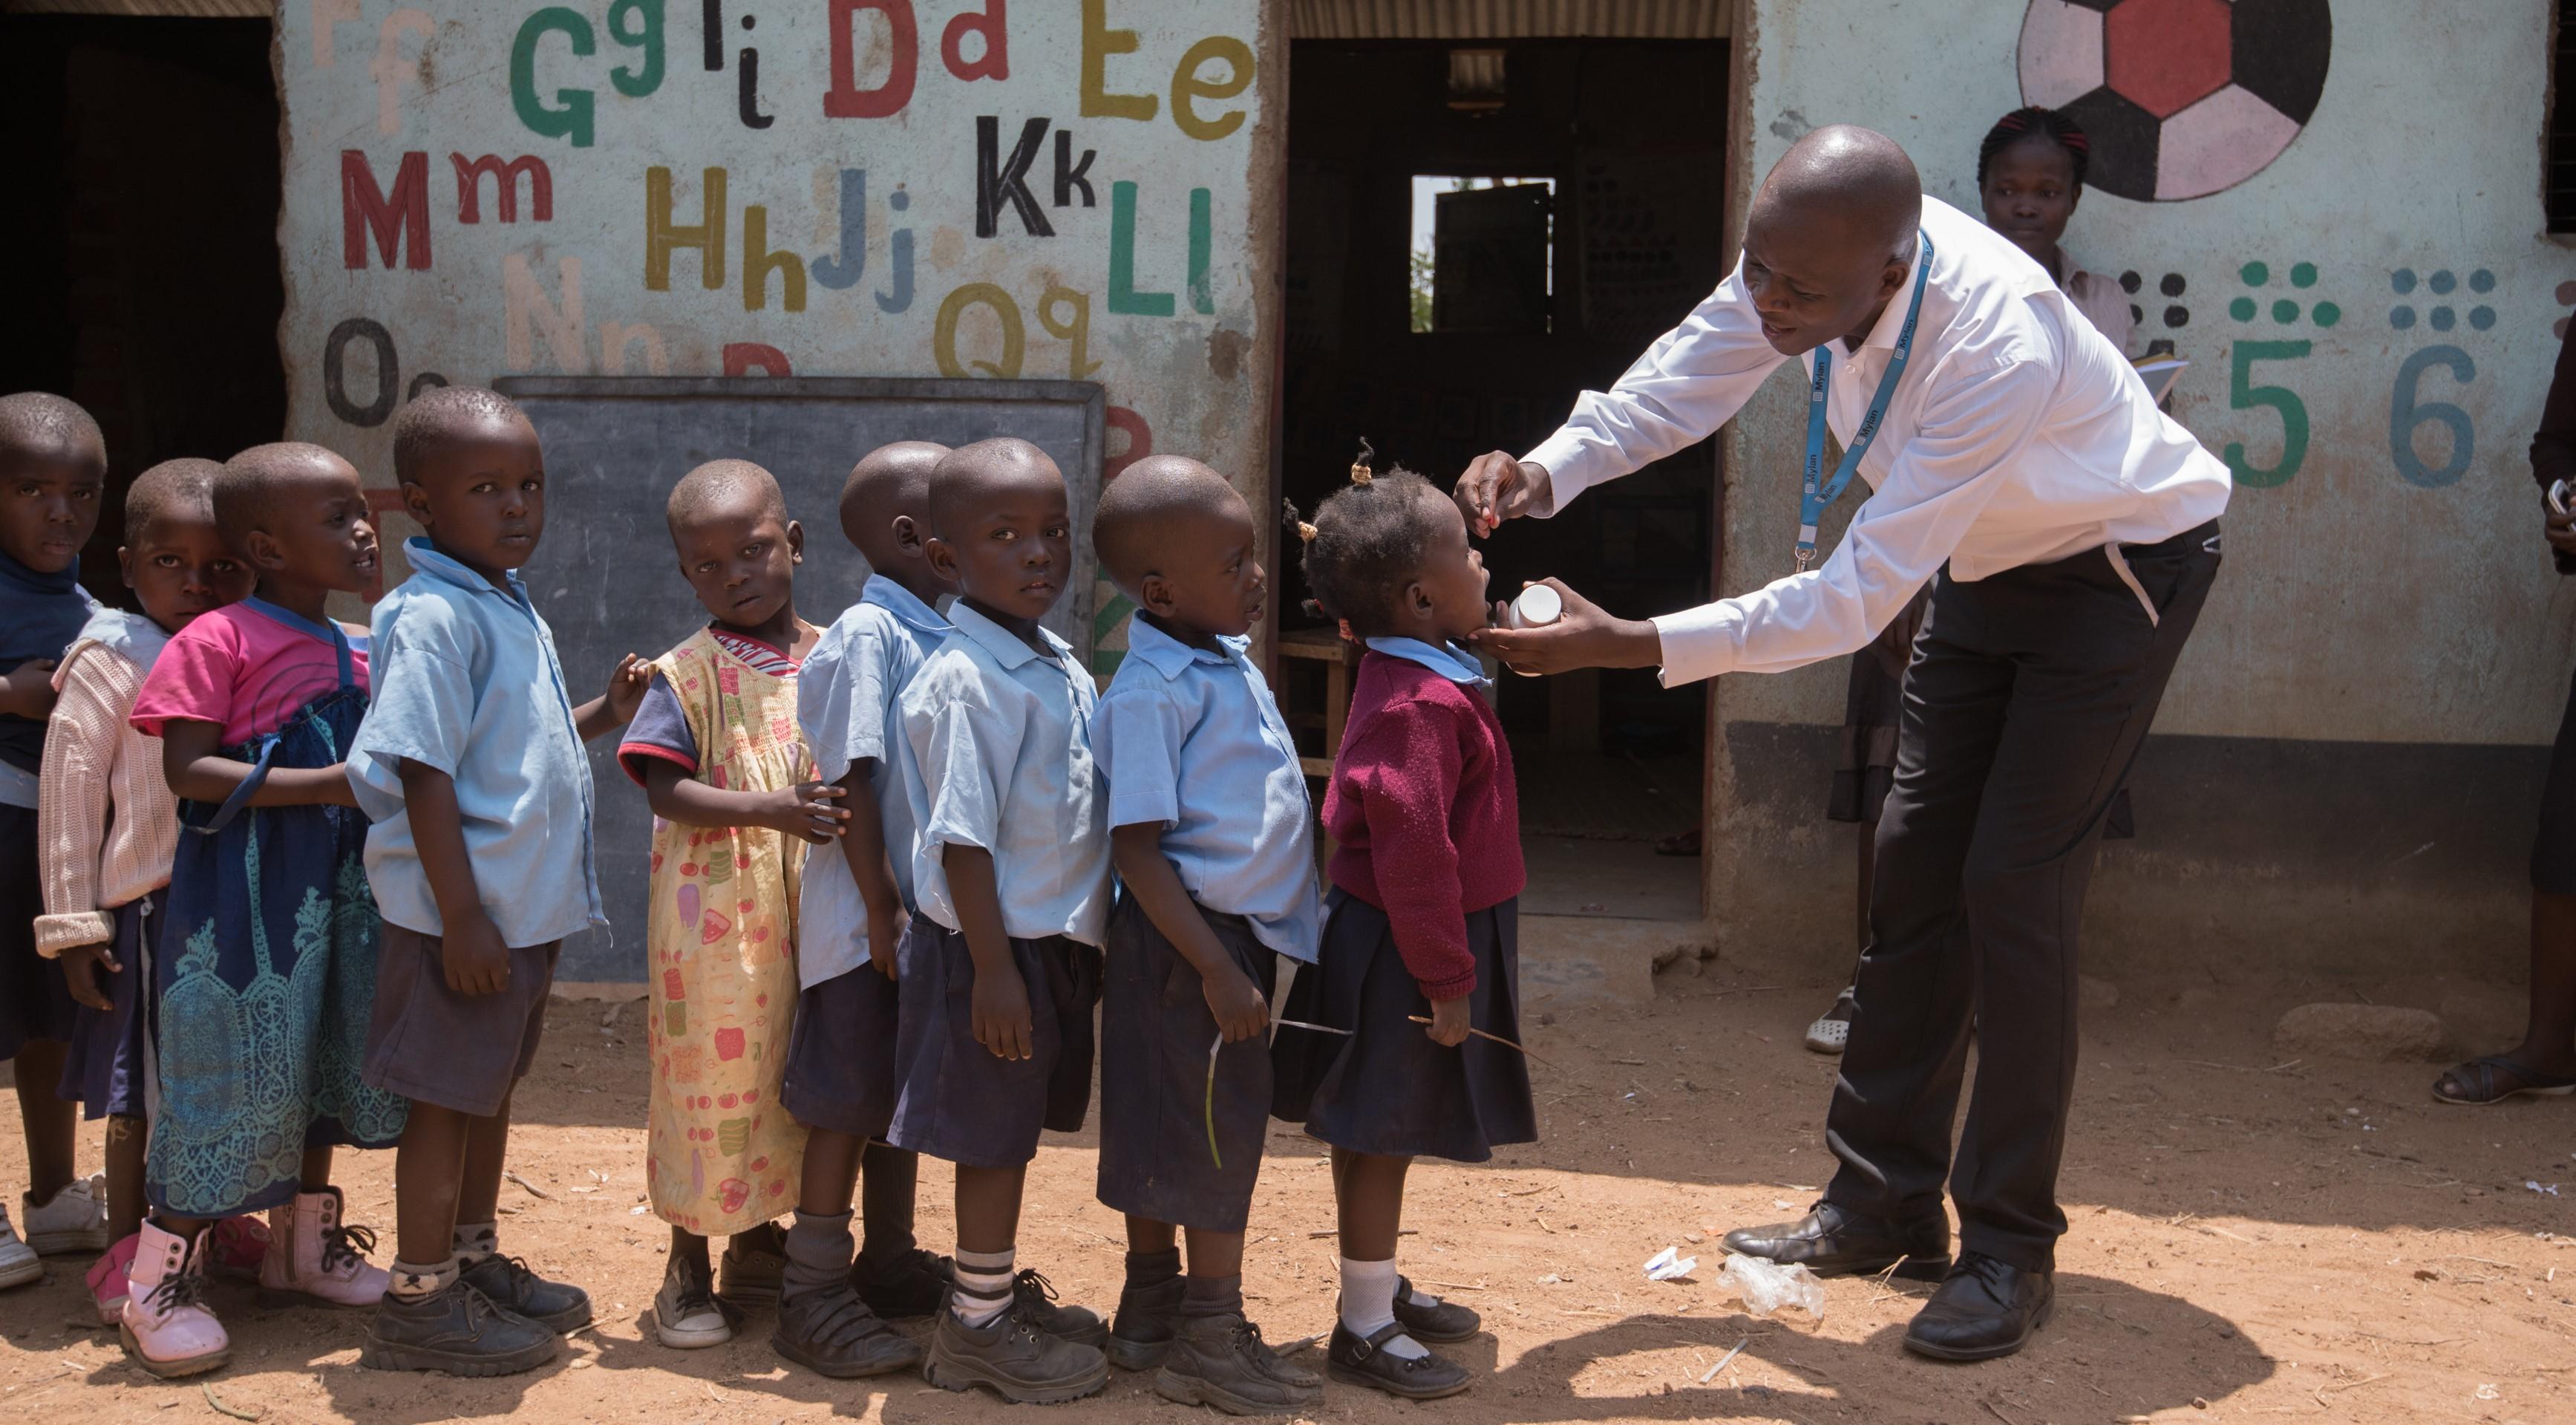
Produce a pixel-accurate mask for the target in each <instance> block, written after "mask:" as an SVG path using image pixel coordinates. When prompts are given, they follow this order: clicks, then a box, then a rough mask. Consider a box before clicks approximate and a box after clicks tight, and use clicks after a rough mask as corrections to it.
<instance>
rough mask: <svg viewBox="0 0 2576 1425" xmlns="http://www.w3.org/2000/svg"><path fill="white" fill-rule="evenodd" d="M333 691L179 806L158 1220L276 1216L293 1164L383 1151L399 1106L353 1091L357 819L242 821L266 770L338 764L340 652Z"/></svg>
mask: <svg viewBox="0 0 2576 1425" xmlns="http://www.w3.org/2000/svg"><path fill="white" fill-rule="evenodd" d="M259 612H261V613H263V614H265V615H267V616H268V617H271V618H274V619H277V620H278V621H280V622H282V623H285V624H288V625H289V626H290V627H294V628H298V629H301V630H303V631H305V632H307V633H309V634H311V635H312V636H313V637H315V638H322V639H328V640H329V641H330V642H331V643H332V644H333V646H334V647H335V648H336V649H337V651H338V653H339V664H340V679H339V683H340V685H339V687H338V688H336V689H333V690H331V691H329V692H325V693H323V694H321V695H320V696H318V697H316V698H314V699H313V700H312V701H310V702H308V703H306V704H305V705H304V706H302V707H300V708H298V709H296V711H295V712H294V713H292V714H290V715H289V716H288V717H287V719H286V721H285V723H284V724H282V725H281V726H280V727H279V728H278V729H277V730H276V731H274V732H269V733H264V734H262V735H260V736H258V737H254V738H252V739H250V740H249V741H247V742H245V743H242V744H240V745H239V746H235V747H228V748H225V749H224V752H223V755H224V756H226V757H231V758H236V759H238V760H240V761H243V762H248V763H250V764H252V766H253V767H254V768H255V769H256V770H255V771H254V772H253V773H252V775H251V777H250V779H249V780H247V781H245V782H244V783H243V785H242V787H241V789H240V790H238V791H236V792H235V793H234V794H233V796H232V798H231V799H230V800H228V801H226V802H225V803H224V804H223V805H222V806H220V807H213V806H208V805H206V804H205V803H202V802H190V801H182V802H181V803H180V804H179V820H180V824H181V825H182V826H183V827H185V828H186V829H187V832H188V834H186V835H183V836H181V837H180V838H179V851H178V859H177V861H176V863H175V864H174V866H173V867H172V870H171V874H170V910H169V919H168V921H167V922H165V927H166V928H165V929H164V930H163V932H162V933H163V936H164V939H163V942H162V954H161V956H160V958H159V959H158V961H157V962H156V964H155V972H156V973H155V981H156V986H157V989H158V991H159V1000H160V1008H159V1019H160V1037H159V1056H160V1057H159V1078H160V1084H161V1108H160V1116H159V1117H158V1118H156V1119H155V1120H154V1122H153V1125H152V1141H151V1146H150V1148H149V1150H148V1153H147V1157H146V1162H145V1179H146V1183H145V1186H146V1190H147V1195H148V1196H149V1197H150V1198H151V1200H152V1205H153V1206H154V1207H156V1208H158V1209H160V1210H161V1211H163V1212H168V1213H173V1214H176V1215H179V1216H182V1217H226V1216H230V1215H232V1214H234V1213H241V1212H253V1211H257V1210H260V1209H262V1208H268V1207H275V1206H277V1205H279V1204H281V1203H285V1202H289V1201H291V1200H293V1198H294V1197H295V1194H296V1192H297V1191H298V1189H299V1186H300V1180H301V1170H302V1163H303V1157H304V1151H305V1149H307V1148H319V1147H329V1146H341V1145H348V1146H355V1147H360V1148H386V1147H391V1146H393V1144H394V1142H395V1140H397V1139H399V1138H400V1137H401V1136H402V1129H403V1121H404V1118H405V1116H406V1114H407V1113H408V1111H409V1105H408V1104H407V1103H406V1102H405V1101H404V1100H403V1099H402V1098H401V1097H399V1096H398V1095H394V1094H389V1093H386V1092H384V1091H383V1090H381V1089H372V1088H369V1087H367V1086H366V1085H365V1084H364V1083H361V1082H360V1081H359V1078H358V1067H359V1065H360V1063H361V1062H362V1061H363V1060H364V1058H365V1056H366V1037H367V1020H368V1015H369V1012H370V1010H372V1008H373V1007H374V1004H375V996H376V938H377V931H378V928H379V922H378V921H377V919H376V903H375V900H374V898H373V897H372V896H371V895H370V894H369V893H368V890H367V874H366V868H365V865H364V862H363V859H362V858H363V857H364V855H365V852H366V845H367V820H366V818H365V817H364V816H362V815H360V814H359V813H358V812H357V811H356V810H354V809H352V808H349V807H339V806H293V807H251V806H245V805H243V803H244V802H246V801H247V800H248V799H249V797H250V795H251V793H252V791H253V790H255V789H256V788H257V787H258V785H259V784H260V782H261V781H263V780H264V779H265V778H266V776H267V774H268V772H269V770H270V769H272V768H277V767H329V766H333V765H335V764H337V763H338V762H340V761H341V760H342V758H343V756H344V755H345V752H346V749H347V748H348V746H349V744H350V743H351V741H352V740H353V739H355V737H356V736H357V731H358V723H359V722H360V720H361V719H363V718H364V717H365V716H366V711H367V692H366V689H365V688H363V687H361V686H359V685H358V681H357V677H356V673H355V668H354V665H353V663H352V660H351V657H350V650H349V641H348V637H347V635H346V634H343V633H342V632H341V631H340V630H339V629H338V628H337V627H336V626H332V625H326V624H315V623H311V622H310V621H308V620H305V619H302V618H298V617H297V616H296V615H294V614H291V613H288V612H286V611H285V610H283V609H280V608H277V607H276V606H274V605H269V604H265V603H264V602H263V603H262V605H261V607H260V608H259Z"/></svg>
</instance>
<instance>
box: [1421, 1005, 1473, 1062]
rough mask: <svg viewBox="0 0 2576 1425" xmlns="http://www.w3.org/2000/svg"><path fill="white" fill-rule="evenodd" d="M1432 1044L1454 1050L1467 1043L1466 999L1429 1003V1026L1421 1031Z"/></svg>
mask: <svg viewBox="0 0 2576 1425" xmlns="http://www.w3.org/2000/svg"><path fill="white" fill-rule="evenodd" d="M1422 1032H1423V1033H1425V1034H1428V1035H1430V1036H1431V1042H1432V1043H1434V1044H1441V1045H1446V1046H1447V1047H1449V1048H1452V1049H1455V1048H1457V1047H1458V1046H1459V1045H1461V1044H1464V1043H1466V1042H1467V997H1466V996H1465V995H1460V996H1458V997H1457V998H1456V999H1436V1000H1433V1001H1432V1002H1431V1026H1430V1027H1429V1028H1427V1029H1425V1030H1423V1031H1422Z"/></svg>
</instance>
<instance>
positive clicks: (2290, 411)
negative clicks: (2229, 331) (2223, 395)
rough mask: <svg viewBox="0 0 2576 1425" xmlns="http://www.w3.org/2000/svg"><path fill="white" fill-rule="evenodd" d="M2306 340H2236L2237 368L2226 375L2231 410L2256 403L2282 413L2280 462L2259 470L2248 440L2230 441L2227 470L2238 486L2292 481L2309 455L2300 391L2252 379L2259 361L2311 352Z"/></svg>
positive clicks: (2293, 357) (2291, 358)
mask: <svg viewBox="0 0 2576 1425" xmlns="http://www.w3.org/2000/svg"><path fill="white" fill-rule="evenodd" d="M2308 347H2309V343H2307V342H2304V341H2240V342H2238V343H2236V356H2235V369H2234V370H2233V371H2232V372H2230V373H2229V375H2228V378H2227V404H2228V408H2229V409H2231V410H2238V411H2245V410H2251V409H2253V408H2254V407H2256V406H2270V407H2271V408H2273V409H2274V410H2276V411H2279V412H2280V413H2281V463H2279V464H2278V465H2275V466H2273V467H2272V468H2271V469H2269V470H2258V469H2256V468H2255V467H2254V466H2252V465H2249V464H2247V463H2246V460H2245V442H2243V441H2241V440H2231V441H2229V442H2228V443H2227V449H2226V451H2225V455H2226V458H2227V472H2228V473H2229V474H2230V475H2233V476H2234V477H2236V483H2237V484H2239V485H2246V486H2251V487H2252V488H2254V489H2257V490H2267V489H2270V488H2271V487H2273V486H2275V485H2286V484H2288V483H2290V477H2291V476H2293V475H2296V474H2298V473H2299V463H2300V462H2301V461H2303V460H2306V459H2307V458H2308V407H2307V403H2306V402H2303V401H2301V400H2300V399H2299V397H2298V393H2296V392H2294V391H2292V390H2290V389H2289V388H2287V387H2285V386H2257V385H2254V384H2253V382H2252V381H2251V379H2250V378H2251V377H2252V376H2253V374H2254V363H2255V362H2257V361H2295V360H2297V359H2299V358H2300V357H2303V356H2306V355H2307V354H2308Z"/></svg>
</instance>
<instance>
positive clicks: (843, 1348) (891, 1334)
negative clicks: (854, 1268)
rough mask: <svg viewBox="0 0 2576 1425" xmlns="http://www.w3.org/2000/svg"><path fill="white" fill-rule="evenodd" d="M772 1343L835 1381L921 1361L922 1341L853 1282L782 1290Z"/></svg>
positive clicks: (783, 1353)
mask: <svg viewBox="0 0 2576 1425" xmlns="http://www.w3.org/2000/svg"><path fill="white" fill-rule="evenodd" d="M769 1344H770V1347H771V1348H772V1349H774V1350H776V1351H777V1352H778V1354H779V1355H781V1356H784V1357H786V1358H787V1359H788V1360H791V1361H794V1362H795V1363H796V1364H798V1365H800V1366H803V1367H804V1368H805V1369H807V1370H809V1371H812V1372H814V1373H815V1374H817V1375H823V1376H829V1377H831V1378H833V1379H835V1380H855V1379H857V1378H859V1377H862V1376H875V1375H884V1374H886V1373H888V1372H890V1371H902V1370H910V1369H911V1368H913V1367H914V1366H916V1365H919V1364H920V1363H921V1344H920V1343H919V1342H917V1341H915V1340H913V1339H912V1338H911V1337H909V1336H906V1335H904V1334H903V1333H901V1332H899V1331H897V1330H895V1329H894V1328H893V1327H891V1326H888V1325H887V1324H886V1323H885V1320H884V1318H882V1317H880V1316H878V1315H877V1314H876V1313H875V1312H872V1311H870V1310H868V1308H867V1304H866V1303H865V1302H862V1301H861V1300H859V1294H858V1293H857V1292H855V1291H852V1290H851V1289H850V1284H849V1283H848V1282H847V1281H838V1280H834V1281H827V1282H826V1283H825V1285H824V1286H823V1287H822V1288H821V1289H820V1290H816V1291H807V1292H803V1293H792V1292H791V1293H783V1294H781V1295H780V1297H779V1298H778V1329H777V1330H776V1331H774V1332H772V1333H771V1334H770V1337H769Z"/></svg>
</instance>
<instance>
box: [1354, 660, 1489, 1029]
mask: <svg viewBox="0 0 2576 1425" xmlns="http://www.w3.org/2000/svg"><path fill="white" fill-rule="evenodd" d="M1324 829H1325V830H1326V831H1327V832H1330V833H1331V834H1332V837H1333V840H1334V841H1335V842H1336V843H1338V849H1336V850H1335V851H1334V852H1333V861H1332V866H1331V873H1332V877H1333V884H1334V885H1337V886H1339V887H1341V888H1342V889H1343V890H1345V891H1347V892H1349V893H1350V894H1352V895H1355V896H1357V897H1359V898H1360V899H1361V900H1364V901H1367V902H1368V903H1369V904H1370V905H1373V906H1376V907H1377V908H1378V909H1380V910H1383V911H1385V912H1386V918H1387V919H1388V920H1389V921H1390V922H1392V924H1393V929H1394V932H1395V949H1396V953H1397V954H1399V955H1402V956H1403V957H1404V967H1405V969H1407V970H1409V971H1411V972H1412V974H1413V978H1414V979H1416V980H1417V981H1420V982H1421V985H1422V993H1423V995H1424V996H1425V997H1426V998H1430V999H1454V998H1456V997H1457V996H1459V995H1463V994H1465V993H1467V992H1468V991H1470V990H1472V989H1474V988H1475V987H1476V957H1475V955H1474V953H1473V952H1471V951H1470V950H1469V949H1468V948H1467V914H1468V912H1470V911H1479V910H1483V909H1485V908H1486V907H1487V906H1492V905H1499V904H1501V903H1502V902H1504V901H1507V900H1509V899H1511V898H1512V897H1514V896H1516V895H1519V894H1520V893H1521V887H1522V886H1523V885H1524V884H1525V883H1526V881H1527V877H1526V876H1525V874H1524V873H1523V871H1522V868H1521V812H1520V793H1519V790H1518V789H1517V787H1516V786H1515V785H1514V783H1513V781H1512V749H1511V744H1509V743H1507V742H1505V741H1504V740H1503V725H1502V723H1501V722H1500V721H1498V720H1497V719H1496V718H1495V717H1494V710H1493V709H1492V708H1489V707H1487V706H1485V700H1484V699H1483V698H1480V697H1478V696H1476V693H1475V690H1474V689H1471V688H1465V687H1461V686H1459V685H1458V684H1456V683H1453V682H1450V681H1449V680H1448V679H1446V678H1443V677H1441V676H1440V675H1439V674H1437V673H1434V672H1432V671H1431V670H1430V669H1428V668H1425V667H1423V666H1422V665H1421V664H1419V663H1414V662H1411V661H1408V660H1406V659H1402V658H1390V657H1388V656H1387V655H1385V654H1383V653H1377V652H1371V653H1369V654H1368V655H1366V656H1365V657H1363V658H1362V659H1361V660H1360V673H1359V680H1358V686H1356V687H1355V688H1353V689H1352V693H1351V716H1350V721H1349V723H1348V724H1347V725H1345V727H1344V728H1343V730H1342V750H1341V752H1340V754H1339V755H1338V756H1336V757H1335V758H1334V759H1333V779H1332V782H1331V783H1330V785H1328V786H1327V787H1326V788H1325V789H1324Z"/></svg>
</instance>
